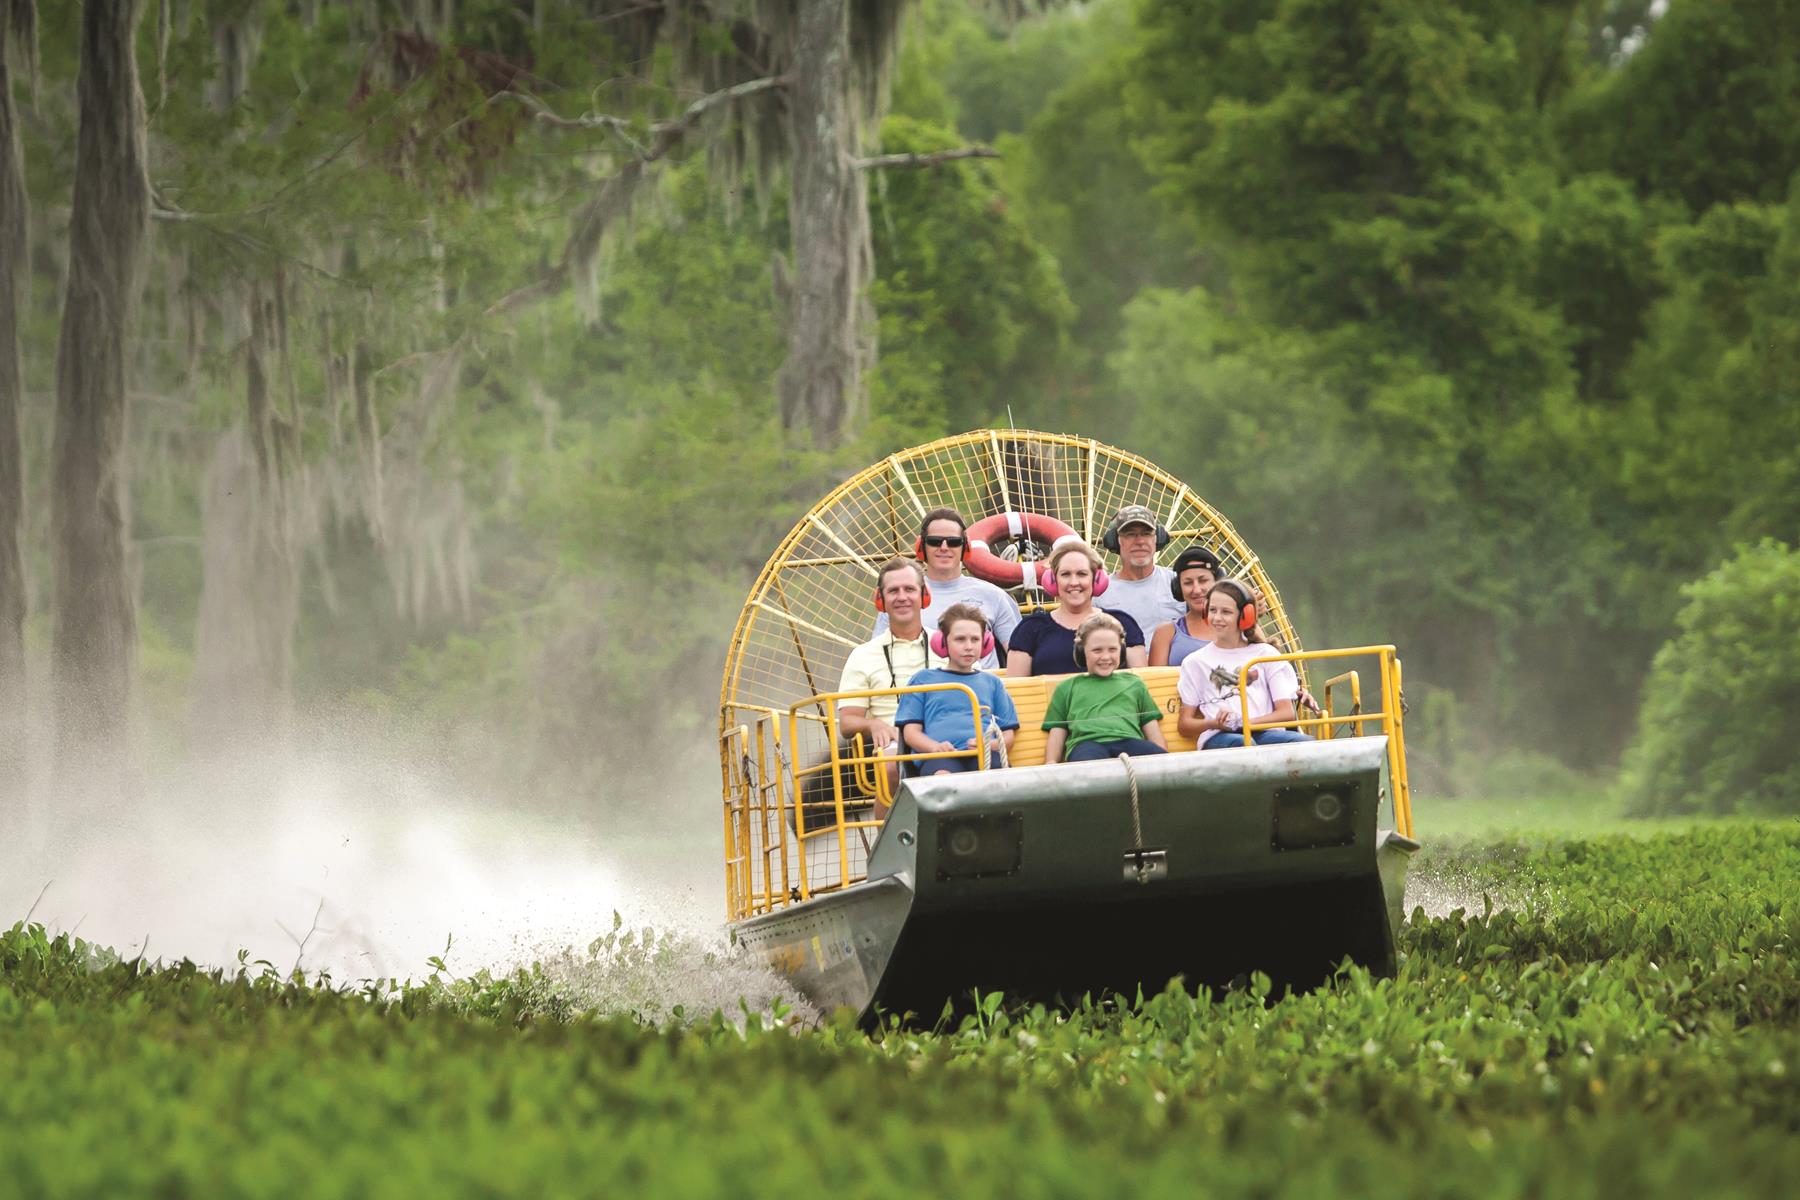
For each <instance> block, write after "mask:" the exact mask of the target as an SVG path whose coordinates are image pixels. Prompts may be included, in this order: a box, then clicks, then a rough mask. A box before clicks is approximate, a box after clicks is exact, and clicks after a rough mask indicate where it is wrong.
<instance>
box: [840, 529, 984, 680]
mask: <svg viewBox="0 0 1800 1200" xmlns="http://www.w3.org/2000/svg"><path fill="white" fill-rule="evenodd" d="M968 551H969V534H968V523H967V522H966V521H964V520H963V518H962V514H961V513H959V512H957V511H956V510H955V509H954V508H934V509H932V510H931V511H930V512H928V513H926V514H925V516H924V518H923V519H922V520H920V522H919V538H918V541H916V542H915V543H914V544H913V556H914V557H915V558H917V559H918V560H919V561H920V562H922V563H924V564H925V576H926V582H927V586H929V587H930V589H931V603H930V604H928V605H927V606H926V607H925V612H924V614H923V617H924V621H925V627H926V628H927V629H934V628H936V627H937V622H938V619H939V618H940V617H942V616H943V615H944V613H945V612H946V611H947V610H948V609H949V608H950V607H951V606H952V605H956V604H973V605H974V606H975V607H976V608H979V609H980V610H981V611H982V612H983V613H985V614H986V615H987V619H988V628H989V629H990V630H991V631H992V632H993V634H994V646H995V650H994V652H990V653H988V654H986V655H984V656H983V657H982V659H981V661H980V662H978V663H976V664H975V665H976V666H977V667H980V668H986V667H998V666H1000V665H1002V663H1003V662H1004V661H1005V660H1004V655H1005V653H1006V645H1007V642H1008V641H1009V639H1011V637H1012V633H1013V630H1014V629H1016V628H1018V625H1019V606H1018V604H1017V603H1016V602H1015V601H1014V600H1013V598H1012V597H1011V596H1009V595H1007V594H1006V592H1005V591H1004V590H1002V589H1001V588H998V587H995V586H994V585H993V584H991V583H989V582H988V581H987V580H985V579H977V578H975V576H973V575H965V574H964V573H963V561H964V560H965V559H966V558H967V557H968ZM886 628H887V614H885V613H883V614H882V615H881V616H880V617H878V618H877V619H876V621H875V635H876V636H877V637H879V636H880V635H881V633H882V631H883V630H885V629H886Z"/></svg>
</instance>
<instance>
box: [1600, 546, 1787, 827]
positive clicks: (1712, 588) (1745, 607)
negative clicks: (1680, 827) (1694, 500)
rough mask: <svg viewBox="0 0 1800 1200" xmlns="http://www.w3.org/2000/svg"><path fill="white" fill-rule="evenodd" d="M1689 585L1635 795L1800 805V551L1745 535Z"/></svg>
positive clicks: (1712, 807) (1650, 715) (1629, 786)
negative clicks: (1798, 742) (1797, 729)
mask: <svg viewBox="0 0 1800 1200" xmlns="http://www.w3.org/2000/svg"><path fill="white" fill-rule="evenodd" d="M1682 596H1683V597H1684V599H1685V603H1684V604H1683V606H1682V609H1681V613H1680V615H1679V616H1678V617H1677V618H1676V632H1675V635H1674V636H1673V637H1672V638H1670V639H1669V641H1668V643H1667V644H1666V645H1664V646H1663V648H1662V649H1661V650H1659V651H1658V652H1657V655H1656V661H1655V662H1654V663H1652V664H1651V667H1650V678H1649V680H1648V682H1647V683H1646V684H1645V688H1644V693H1645V695H1644V708H1643V713H1642V715H1641V717H1640V718H1639V722H1638V731H1637V740H1636V743H1635V744H1634V745H1633V747H1632V750H1631V754H1630V756H1629V757H1628V759H1627V766H1626V773H1625V778H1624V782H1623V787H1624V789H1625V791H1626V794H1627V796H1628V798H1629V801H1630V803H1631V805H1632V807H1633V808H1635V809H1637V810H1638V811H1640V812H1646V813H1678V812H1703V813H1733V812H1787V813H1797V814H1800V759H1796V757H1795V754H1794V735H1793V729H1794V713H1795V712H1796V711H1797V710H1800V552H1796V551H1795V550H1793V549H1792V548H1790V547H1787V546H1783V545H1780V544H1778V543H1775V542H1764V543H1762V544H1761V545H1758V546H1753V547H1746V548H1745V549H1743V550H1741V551H1740V552H1739V553H1738V554H1737V555H1736V556H1734V557H1733V558H1731V559H1730V560H1728V561H1727V562H1725V563H1724V564H1722V565H1721V566H1720V567H1719V568H1718V569H1717V570H1715V571H1713V572H1712V573H1711V574H1710V575H1707V576H1706V577H1705V578H1704V579H1701V580H1698V581H1696V582H1694V583H1691V584H1688V585H1687V586H1686V587H1684V588H1683V589H1682Z"/></svg>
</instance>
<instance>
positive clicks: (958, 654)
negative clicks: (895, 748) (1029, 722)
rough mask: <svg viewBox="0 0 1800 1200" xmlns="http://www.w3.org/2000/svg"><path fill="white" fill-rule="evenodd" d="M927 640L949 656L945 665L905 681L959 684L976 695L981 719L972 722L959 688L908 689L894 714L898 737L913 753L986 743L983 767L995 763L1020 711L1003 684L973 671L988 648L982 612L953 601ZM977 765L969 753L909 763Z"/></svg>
mask: <svg viewBox="0 0 1800 1200" xmlns="http://www.w3.org/2000/svg"><path fill="white" fill-rule="evenodd" d="M932 641H933V643H934V645H933V646H932V649H933V650H935V651H937V652H939V653H941V654H942V655H943V656H944V657H945V658H947V659H949V660H950V665H949V666H947V667H942V668H939V667H932V668H929V669H927V670H924V671H919V672H917V673H916V674H914V675H913V677H912V679H911V680H910V683H911V684H912V686H914V687H917V686H918V685H920V684H926V683H960V684H962V685H963V686H964V687H967V688H968V689H969V690H970V691H972V692H974V693H975V699H976V700H977V701H978V702H979V704H980V706H981V719H980V721H979V722H977V721H976V719H975V714H974V713H973V712H972V711H971V710H970V706H969V698H968V696H966V695H964V694H963V693H962V692H961V691H959V690H953V689H948V688H947V689H945V690H943V691H938V692H908V693H907V694H906V695H904V696H902V697H900V711H899V712H898V713H897V714H895V717H894V724H895V725H897V726H899V728H900V738H901V740H902V741H904V742H905V743H906V747H907V749H908V750H909V751H910V752H912V753H914V754H948V753H951V752H953V751H957V750H973V749H975V747H976V746H978V745H981V744H982V743H983V742H985V743H986V745H987V750H988V766H989V767H993V768H997V767H999V766H1000V765H1001V759H1000V752H1001V750H1002V749H1004V748H1010V747H1011V746H1012V741H1013V734H1014V733H1015V732H1017V730H1018V728H1019V713H1018V710H1017V709H1015V708H1014V707H1013V702H1012V697H1011V696H1009V695H1007V694H1006V685H1005V684H1003V683H1001V682H1000V680H999V678H998V677H997V676H994V675H989V674H987V673H986V672H985V671H978V670H976V669H975V664H976V663H978V662H980V661H981V659H982V656H983V655H984V654H987V653H989V652H991V651H992V649H993V635H992V634H990V633H989V632H988V623H987V614H986V613H984V612H982V611H981V610H980V609H979V608H976V607H975V606H974V605H973V604H953V605H951V606H950V607H949V608H947V609H945V610H944V613H943V615H942V616H941V617H939V618H938V636H937V637H935V638H933V639H932ZM984 734H985V736H984ZM980 765H981V764H980V761H979V760H978V759H977V758H976V756H975V755H973V754H966V755H961V756H959V757H956V758H928V759H920V760H917V761H915V762H914V763H913V764H912V766H913V767H914V769H915V770H916V771H917V773H918V774H920V775H944V774H948V773H949V772H952V771H974V770H979V769H980Z"/></svg>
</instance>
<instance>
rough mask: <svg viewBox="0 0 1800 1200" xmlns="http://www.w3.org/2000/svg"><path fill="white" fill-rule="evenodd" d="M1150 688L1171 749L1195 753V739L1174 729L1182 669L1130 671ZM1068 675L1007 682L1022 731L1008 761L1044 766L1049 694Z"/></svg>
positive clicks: (1027, 765) (1164, 735)
mask: <svg viewBox="0 0 1800 1200" xmlns="http://www.w3.org/2000/svg"><path fill="white" fill-rule="evenodd" d="M1131 673H1132V674H1133V675H1136V676H1137V677H1138V678H1139V679H1142V680H1143V681H1144V686H1145V687H1147V688H1149V689H1150V698H1151V699H1153V700H1155V701H1156V705H1157V707H1158V708H1160V709H1161V710H1162V714H1163V715H1162V731H1163V738H1164V740H1166V741H1167V742H1168V743H1169V749H1170V750H1171V751H1175V750H1192V749H1193V748H1194V739H1193V738H1189V737H1182V736H1181V734H1180V733H1178V732H1177V731H1176V729H1175V718H1176V715H1177V714H1178V713H1179V712H1180V711H1181V697H1180V695H1179V694H1177V692H1176V683H1177V681H1178V680H1179V679H1180V678H1181V668H1180V667H1139V668H1137V669H1136V670H1133V671H1132V672H1131ZM1067 678H1068V676H1067V675H1032V676H1028V677H1026V678H1023V679H1007V680H1006V681H1005V683H1006V693H1007V695H1009V696H1011V697H1012V702H1013V707H1014V708H1016V709H1018V710H1019V732H1018V734H1017V735H1015V736H1014V738H1013V744H1012V750H1011V752H1010V753H1009V754H1008V756H1007V761H1008V762H1010V763H1011V764H1012V765H1013V766H1015V767H1038V766H1042V765H1043V763H1044V741H1045V738H1046V734H1045V733H1044V729H1043V725H1044V713H1045V711H1046V710H1047V709H1048V708H1049V707H1050V694H1051V693H1052V692H1054V691H1056V685H1057V684H1059V683H1061V682H1062V681H1063V680H1065V679H1067Z"/></svg>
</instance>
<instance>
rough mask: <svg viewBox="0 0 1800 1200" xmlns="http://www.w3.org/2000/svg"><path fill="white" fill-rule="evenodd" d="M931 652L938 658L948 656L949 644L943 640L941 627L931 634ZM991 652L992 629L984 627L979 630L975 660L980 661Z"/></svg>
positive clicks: (992, 650)
mask: <svg viewBox="0 0 1800 1200" xmlns="http://www.w3.org/2000/svg"><path fill="white" fill-rule="evenodd" d="M931 652H932V653H933V654H935V655H937V656H938V657H939V658H949V657H950V645H949V643H947V642H946V641H944V633H943V630H941V629H940V630H938V631H937V632H935V633H933V634H932V635H931ZM993 652H994V631H993V630H991V629H984V630H982V631H981V653H980V654H979V655H978V656H977V657H976V660H975V661H977V662H980V661H981V660H982V659H984V658H986V657H987V656H988V655H990V654H992V653H993Z"/></svg>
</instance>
